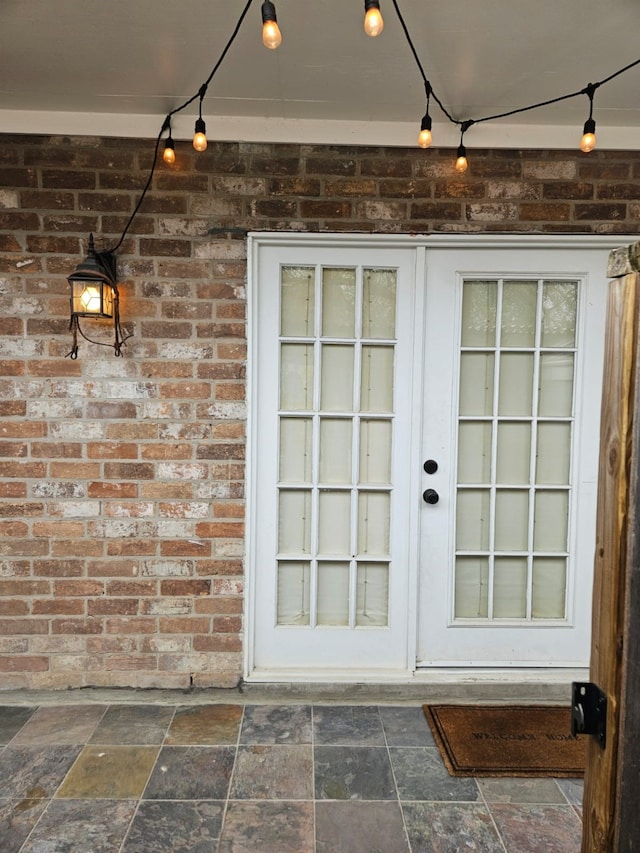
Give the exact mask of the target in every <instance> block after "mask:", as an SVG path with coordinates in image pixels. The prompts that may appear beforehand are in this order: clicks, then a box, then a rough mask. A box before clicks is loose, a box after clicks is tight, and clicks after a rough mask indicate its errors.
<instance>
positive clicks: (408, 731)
mask: <svg viewBox="0 0 640 853" xmlns="http://www.w3.org/2000/svg"><path fill="white" fill-rule="evenodd" d="M380 719H381V720H382V726H383V728H384V734H385V737H386V739H387V744H388V745H389V746H435V743H434V740H433V735H432V734H431V729H430V728H429V724H428V723H427V718H426V717H425V715H424V711H423V710H422V708H415V707H412V706H407V707H403V706H397V707H393V706H386V705H382V706H381V707H380Z"/></svg>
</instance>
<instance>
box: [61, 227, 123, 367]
mask: <svg viewBox="0 0 640 853" xmlns="http://www.w3.org/2000/svg"><path fill="white" fill-rule="evenodd" d="M68 281H69V287H70V288H71V293H70V301H71V322H70V325H69V329H70V331H71V332H72V334H73V347H72V348H71V352H69V353H68V355H69V356H70V358H72V359H76V358H77V357H78V334H80V335H82V337H83V338H84V339H85V340H86V341H89V342H90V343H92V344H99V345H100V346H110V347H113V349H114V354H115V355H117V356H121V355H122V345H123V344H124V342H125V341H126V340H128V338H130V337H131V335H127V336H126V337H125V336H124V335H123V331H122V327H121V326H120V294H119V293H118V285H117V275H116V259H115V255H114V254H113V251H104V252H97V251H96V249H95V246H94V243H93V234H91V235H90V236H89V254H88V255H87V257H86V258H85V259H84V261H82V263H80V264H78V266H77V267H76V269H75V271H74V272H73V273H71V275H70V276H69V278H68ZM81 317H93V318H94V319H95V318H98V319H107V320H113V330H114V342H113V343H112V344H111V343H108V344H105V343H104V342H102V341H94V340H92V339H91V338H88V337H87V336H86V335H85V333H84V332H83V331H82V329H81V327H80V318H81Z"/></svg>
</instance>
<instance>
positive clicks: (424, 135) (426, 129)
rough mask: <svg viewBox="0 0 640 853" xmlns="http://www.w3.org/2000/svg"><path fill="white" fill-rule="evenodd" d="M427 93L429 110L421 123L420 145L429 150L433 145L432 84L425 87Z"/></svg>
mask: <svg viewBox="0 0 640 853" xmlns="http://www.w3.org/2000/svg"><path fill="white" fill-rule="evenodd" d="M425 88H426V91H427V109H426V112H425V114H424V115H423V117H422V121H421V123H420V133H419V134H418V145H419V146H420V148H428V147H429V146H430V145H431V142H432V138H431V124H432V122H431V116H430V115H429V99H430V98H431V84H430V83H429V84H427V85H426V86H425Z"/></svg>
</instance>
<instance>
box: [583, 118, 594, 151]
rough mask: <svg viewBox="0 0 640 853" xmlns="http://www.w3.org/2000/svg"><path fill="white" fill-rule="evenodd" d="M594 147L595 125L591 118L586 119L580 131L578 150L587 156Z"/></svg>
mask: <svg viewBox="0 0 640 853" xmlns="http://www.w3.org/2000/svg"><path fill="white" fill-rule="evenodd" d="M595 147H596V123H595V121H594V120H593V119H592V118H588V119H587V120H586V121H585V123H584V130H583V131H582V139H581V140H580V150H581V151H584V153H585V154H588V153H589V151H593V149H594V148H595Z"/></svg>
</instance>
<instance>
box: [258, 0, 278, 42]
mask: <svg viewBox="0 0 640 853" xmlns="http://www.w3.org/2000/svg"><path fill="white" fill-rule="evenodd" d="M262 44H263V45H264V46H265V47H268V48H269V50H275V49H276V48H277V47H280V45H281V44H282V33H281V32H280V27H279V26H278V19H277V18H276V7H275V6H274V5H273V3H271V2H270V1H269V0H265V2H264V3H263V4H262Z"/></svg>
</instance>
